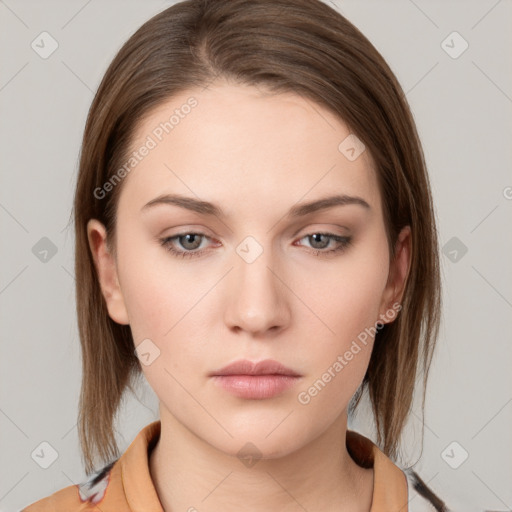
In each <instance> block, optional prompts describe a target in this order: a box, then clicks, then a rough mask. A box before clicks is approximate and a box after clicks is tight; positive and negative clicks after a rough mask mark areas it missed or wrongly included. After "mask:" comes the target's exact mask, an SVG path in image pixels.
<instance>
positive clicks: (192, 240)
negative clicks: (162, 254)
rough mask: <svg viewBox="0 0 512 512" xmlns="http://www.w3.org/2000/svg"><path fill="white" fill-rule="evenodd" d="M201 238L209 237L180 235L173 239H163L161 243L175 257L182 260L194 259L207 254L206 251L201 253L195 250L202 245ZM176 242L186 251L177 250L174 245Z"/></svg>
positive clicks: (202, 234)
mask: <svg viewBox="0 0 512 512" xmlns="http://www.w3.org/2000/svg"><path fill="white" fill-rule="evenodd" d="M201 238H209V237H207V236H206V235H205V234H204V233H180V234H178V235H174V236H171V237H167V238H162V239H161V240H160V243H161V244H162V246H163V247H164V248H165V249H166V250H167V251H169V252H171V253H172V254H174V255H175V256H178V257H180V258H193V257H195V256H200V255H201V254H202V253H204V252H205V249H201V250H200V251H197V250H195V249H197V248H198V247H199V246H200V245H201ZM174 240H176V242H178V243H179V244H180V245H181V246H182V247H184V248H185V249H186V250H185V251H180V250H178V249H176V248H175V244H174V243H173V241H174ZM192 251H193V252H192Z"/></svg>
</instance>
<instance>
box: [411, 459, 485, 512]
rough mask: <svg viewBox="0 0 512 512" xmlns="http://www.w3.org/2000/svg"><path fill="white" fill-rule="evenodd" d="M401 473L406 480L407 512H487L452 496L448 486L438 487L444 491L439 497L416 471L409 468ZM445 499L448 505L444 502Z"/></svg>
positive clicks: (458, 497)
mask: <svg viewBox="0 0 512 512" xmlns="http://www.w3.org/2000/svg"><path fill="white" fill-rule="evenodd" d="M402 471H403V472H404V473H405V476H406V479H407V489H408V500H407V506H408V508H407V510H408V512H488V511H487V509H486V510H484V509H483V508H482V507H479V506H478V505H475V504H468V501H467V500H464V499H463V498H462V497H460V496H454V495H453V494H452V491H451V489H450V487H449V486H448V484H444V485H441V486H438V487H440V490H442V491H443V492H444V491H446V495H444V496H443V497H441V496H439V494H438V492H437V491H434V490H433V489H432V488H431V487H430V486H429V485H428V483H426V482H425V481H424V480H422V478H421V477H420V476H419V474H418V473H417V472H416V471H414V470H413V469H411V468H407V469H402ZM448 493H449V494H450V497H449V498H448ZM445 499H446V500H447V502H448V503H446V502H445V501H444V500H445Z"/></svg>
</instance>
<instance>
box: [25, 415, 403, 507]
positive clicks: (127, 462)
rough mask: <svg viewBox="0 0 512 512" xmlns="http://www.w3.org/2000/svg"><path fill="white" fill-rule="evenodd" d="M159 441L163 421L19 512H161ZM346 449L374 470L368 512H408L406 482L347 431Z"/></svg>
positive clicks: (399, 472)
mask: <svg viewBox="0 0 512 512" xmlns="http://www.w3.org/2000/svg"><path fill="white" fill-rule="evenodd" d="M159 436H160V420H158V421H154V422H153V423H150V424H149V425H147V426H146V427H144V428H143V429H142V430H141V431H140V432H139V433H138V434H137V437H136V438H135V439H134V440H133V442H132V443H131V445H130V446H129V447H128V449H127V450H126V451H125V452H124V453H123V454H122V455H121V457H120V458H119V459H117V460H116V461H115V462H113V463H111V464H109V465H108V466H105V467H104V468H103V469H102V470H101V471H98V472H97V473H96V474H95V475H93V476H91V477H90V478H89V480H88V481H87V482H85V483H83V484H78V485H70V486H69V487H65V488H64V489H61V490H60V491H57V492H55V493H54V494H52V495H51V496H48V497H46V498H43V499H41V500H39V501H37V502H35V503H32V504H31V505H29V506H28V507H26V508H24V509H23V510H22V511H21V512H50V511H51V512H75V511H76V512H78V511H80V512H89V511H95V512H163V508H162V505H161V503H160V500H159V499H158V495H157V493H156V490H155V487H154V485H153V482H152V480H151V474H150V472H149V456H148V453H150V450H151V449H152V448H153V447H154V446H155V444H156V442H157V440H158V438H159ZM347 449H348V451H349V453H350V455H351V456H352V458H353V459H354V460H355V461H356V462H357V463H358V464H359V465H360V466H363V467H372V466H373V470H374V485H373V501H372V507H371V511H370V512H398V511H400V512H407V511H408V480H407V478H406V475H405V473H404V472H403V471H402V470H401V469H400V468H399V467H398V466H396V465H395V464H394V463H393V462H392V461H391V460H390V459H389V458H388V457H386V455H384V453H383V452H381V450H380V449H379V448H378V447H377V445H375V444H374V443H373V442H372V441H370V440H369V439H368V438H366V437H364V436H363V435H361V434H359V433H357V432H355V431H352V430H347Z"/></svg>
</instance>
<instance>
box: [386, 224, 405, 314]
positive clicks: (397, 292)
mask: <svg viewBox="0 0 512 512" xmlns="http://www.w3.org/2000/svg"><path fill="white" fill-rule="evenodd" d="M411 244H412V240H411V228H410V226H405V227H404V228H402V230H401V231H400V233H399V235H398V240H397V241H396V244H395V257H394V259H393V261H391V262H390V263H389V274H388V282H387V284H386V288H385V289H384V293H383V295H382V302H381V311H380V313H381V315H380V320H379V321H380V322H381V323H388V322H386V316H387V315H386V312H387V311H390V310H391V309H393V312H394V314H393V318H394V317H395V316H396V308H393V304H396V303H398V304H400V303H401V301H402V297H403V294H404V291H405V284H406V282H407V277H408V275H409V270H410V266H411ZM391 321H392V320H391Z"/></svg>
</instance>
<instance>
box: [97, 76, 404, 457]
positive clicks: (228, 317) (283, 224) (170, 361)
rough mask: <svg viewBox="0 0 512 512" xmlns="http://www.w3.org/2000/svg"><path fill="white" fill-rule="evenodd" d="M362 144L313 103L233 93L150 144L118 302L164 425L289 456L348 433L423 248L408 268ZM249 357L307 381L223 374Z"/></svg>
mask: <svg viewBox="0 0 512 512" xmlns="http://www.w3.org/2000/svg"><path fill="white" fill-rule="evenodd" d="M191 98H193V99H191ZM173 115H174V117H172V118H171V116H173ZM170 119H171V120H170ZM165 123H167V124H165ZM349 135H350V132H349V131H348V129H347V127H346V126H345V124H344V123H343V122H341V121H340V120H339V119H338V118H337V117H335V116H334V115H333V114H331V113H330V111H328V110H326V109H324V108H323V107H321V106H320V105H318V104H314V103H313V102H312V101H310V100H306V99H304V98H302V97H301V96H298V95H295V94H291V93H290V94H279V95H270V94H266V95H264V94H263V93H262V92H261V91H260V89H258V88H255V87H248V86H240V85H236V86H235V85H228V84H226V83H216V84H214V85H210V86H209V87H208V88H207V89H204V90H201V89H197V90H190V91H187V92H186V93H182V94H180V95H179V96H176V97H173V98H172V99H171V100H169V101H168V103H166V104H164V105H161V106H160V107H158V108H157V109H156V110H154V111H153V112H152V114H151V115H150V116H149V117H147V118H146V119H145V120H144V121H143V122H142V123H141V124H140V126H139V127H138V129H137V131H136V137H135V139H134V141H133V145H132V151H136V152H137V155H135V157H134V158H136V160H132V161H131V163H129V162H127V164H128V165H127V167H126V168H125V170H126V169H130V170H129V172H128V173H127V175H126V177H124V178H123V179H124V183H123V184H122V186H123V189H122V192H121V195H120V198H119V203H118V220H117V235H116V244H117V252H118V254H117V262H114V261H113V260H112V259H110V258H109V256H108V254H105V253H103V256H102V257H97V261H98V262H99V264H100V268H101V271H100V280H101V283H102V288H103V293H104V296H105V299H106V301H107V306H108V309H109V314H110V316H111V317H112V318H113V320H115V321H116V322H119V323H122V324H128V323H129V325H130V327H131V331H132V333H133V338H134V341H135V346H139V345H140V347H139V348H138V354H139V357H140V359H141V363H142V369H143V372H144V374H145V377H146V378H147V380H148V382H149V384H150V385H151V387H152V388H153V389H154V391H155V393H156V394H157V396H158V398H159V400H160V407H161V415H162V417H163V415H167V416H168V417H173V418H174V420H176V421H177V422H179V423H181V425H182V426H184V427H185V428H186V429H188V430H189V431H191V432H192V433H194V434H195V435H196V436H198V437H199V438H201V439H203V440H205V441H206V442H208V443H209V444H211V445H212V446H214V447H217V448H218V449H220V450H222V451H224V452H226V453H229V454H236V453H237V452H238V451H239V450H240V448H241V447H242V446H244V445H245V444H246V443H247V442H251V443H253V444H254V445H255V446H256V447H257V448H258V450H259V451H260V452H261V453H262V454H263V456H266V457H277V456H282V455H285V454H287V453H291V452H293V451H295V450H297V449H299V448H300V447H302V446H305V445H306V444H307V443H309V442H311V441H312V440H313V439H315V438H317V437H318V436H320V435H321V434H322V433H324V432H326V431H327V429H329V428H330V427H337V426H338V425H339V424H342V422H344V421H345V420H346V416H345V415H346V409H347V405H348V403H349V401H350V399H351V397H352V396H353V394H354V393H355V391H356V390H357V388H358V387H359V385H360V383H361V381H362V379H363V376H364V374H365V372H366V369H367V366H368V362H369V359H370V355H371V350H372V346H373V341H374V340H373V336H374V334H375V326H376V324H377V322H379V321H380V322H382V323H386V322H388V321H392V320H393V318H394V317H395V316H396V314H397V303H396V301H397V300H399V299H400V296H398V295H397V293H398V294H399V293H400V290H401V287H402V285H403V281H404V279H405V275H406V271H407V259H408V252H407V248H404V250H400V248H399V251H398V255H399V256H398V259H397V260H396V262H397V264H396V270H393V269H394V268H395V266H394V265H390V261H389V256H388V245H387V239H386V233H385V226H384V219H383V213H382V208H381V197H380V195H379V190H378V186H377V181H376V175H375V171H374V170H373V168H372V161H371V158H370V155H369V152H368V151H365V150H364V149H363V148H362V147H361V146H358V145H357V140H355V141H354V139H353V136H350V137H349ZM347 137H349V138H348V139H347ZM144 146H145V147H146V150H143V149H142V150H141V149H140V148H142V147H144ZM361 150H362V152H361ZM359 153H360V154H359ZM123 174H124V173H122V172H121V173H120V176H122V175H123ZM115 186H119V185H115ZM109 188H110V187H109V186H108V185H107V186H106V187H104V190H107V189H109ZM102 193H103V192H102ZM107 193H108V192H107ZM110 193H111V192H110ZM166 195H169V197H171V196H172V197H173V198H174V199H169V200H168V201H166V200H165V196H166ZM156 198H160V199H162V200H161V201H158V202H154V201H155V199H156ZM176 198H179V201H178V199H176ZM331 198H336V199H335V200H331ZM340 198H341V199H340ZM326 199H328V201H326V202H325V203H322V200H326ZM152 202H153V203H152ZM178 202H179V203H180V204H181V206H179V204H178ZM322 204H323V205H324V206H328V207H325V208H322ZM187 205H188V207H187ZM307 205H310V206H307ZM95 231H98V233H99V234H100V235H101V234H103V235H104V231H103V230H102V228H101V225H100V224H99V223H98V222H97V221H91V222H90V223H89V236H90V241H91V246H92V247H97V248H98V249H97V250H98V251H100V252H101V247H102V241H101V237H100V236H99V235H98V234H97V233H96V234H95ZM322 233H323V235H322ZM187 234H188V236H186V235H187ZM403 234H405V235H407V233H405V232H404V233H403ZM93 240H97V241H98V240H99V243H94V242H93ZM174 251H176V252H174ZM100 252H98V253H97V254H100ZM241 359H247V360H249V361H252V362H259V361H262V360H268V359H271V360H275V361H278V362H279V363H281V364H282V365H284V366H285V367H287V368H289V369H291V370H292V371H293V373H294V374H295V375H297V376H296V377H287V378H286V377H282V376H281V377H276V376H274V377H271V376H269V375H267V376H266V377H262V376H260V377H254V376H252V377H250V376H245V377H243V376H242V377H240V376H239V377H233V376H232V377H212V373H213V374H218V373H219V370H220V369H222V368H223V367H225V366H226V365H228V364H230V363H232V362H234V361H237V360H241ZM240 372H242V373H243V371H239V372H238V373H240ZM268 372H269V373H272V371H271V370H268ZM340 422H341V423H340Z"/></svg>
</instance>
